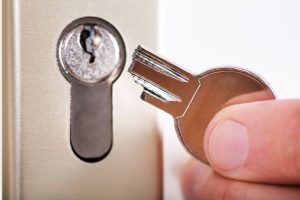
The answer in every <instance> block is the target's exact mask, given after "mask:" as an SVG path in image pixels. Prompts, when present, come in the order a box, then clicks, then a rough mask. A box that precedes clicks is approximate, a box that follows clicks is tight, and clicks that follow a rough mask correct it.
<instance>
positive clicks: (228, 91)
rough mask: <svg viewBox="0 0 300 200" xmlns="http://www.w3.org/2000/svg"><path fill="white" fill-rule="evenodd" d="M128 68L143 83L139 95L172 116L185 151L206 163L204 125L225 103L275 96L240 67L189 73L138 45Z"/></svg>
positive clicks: (261, 82)
mask: <svg viewBox="0 0 300 200" xmlns="http://www.w3.org/2000/svg"><path fill="white" fill-rule="evenodd" d="M129 72H130V73H131V74H132V75H133V78H134V80H135V82H136V83H138V84H140V85H141V86H143V88H144V91H143V93H142V95H141V98H142V99H143V100H144V101H146V102H148V103H150V104H152V105H154V106H156V107H157V108H160V109H162V110H164V111H165V112H167V113H169V114H171V115H172V116H173V117H174V121H175V127H176V131H177V134H178V137H179V139H180V141H181V142H182V144H183V145H184V146H185V148H186V149H187V150H188V152H189V153H190V154H191V155H193V156H194V157H195V158H196V159H198V160H200V161H202V162H203V163H206V164H208V161H207V158H206V156H205V152H204V148H203V138H204V133H205V130H206V127H207V126H208V124H209V122H210V120H211V119H212V118H213V117H214V115H215V114H216V113H217V112H218V111H220V110H221V109H223V108H224V107H226V106H230V105H233V104H238V103H246V102H253V101H260V100H269V99H275V95H274V94H273V92H272V90H271V89H270V87H269V86H268V85H267V84H266V83H265V82H264V81H263V80H262V79H261V78H259V77H258V76H257V75H255V74H253V73H252V72H249V71H246V70H244V69H240V68H233V67H223V68H213V69H212V70H209V71H206V72H204V73H202V74H200V75H193V74H191V73H189V72H187V71H185V70H183V69H182V68H180V67H177V66H176V65H174V64H172V63H171V62H169V61H167V60H165V59H163V58H161V57H159V56H157V55H155V54H153V53H151V52H150V51H148V50H146V49H144V48H142V47H141V46H139V47H138V48H137V49H136V50H135V52H134V54H133V58H132V64H131V66H130V68H129Z"/></svg>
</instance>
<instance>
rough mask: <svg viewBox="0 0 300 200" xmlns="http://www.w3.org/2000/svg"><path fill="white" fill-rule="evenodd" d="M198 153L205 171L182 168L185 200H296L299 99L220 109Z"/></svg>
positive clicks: (299, 182) (196, 164) (191, 165)
mask: <svg viewBox="0 0 300 200" xmlns="http://www.w3.org/2000/svg"><path fill="white" fill-rule="evenodd" d="M204 149H205V153H206V156H207V158H208V160H209V163H210V165H211V166H210V167H209V166H206V165H204V164H201V163H200V162H199V161H191V162H190V163H189V164H188V165H187V166H186V168H185V170H184V172H183V174H182V184H183V192H184V196H185V198H186V199H205V200H206V199H208V200H210V199H212V200H214V199H230V200H231V199H243V200H248V199H274V200H276V199H278V200H282V199H285V200H290V199H291V200H294V199H300V187H299V185H300V100H272V101H261V102H254V103H244V104H237V105H233V106H229V107H227V108H225V109H223V110H222V111H220V112H219V113H218V114H217V115H216V116H215V117H214V118H213V120H212V121H211V122H210V124H209V125H208V127H207V129H206V132H205V137H204Z"/></svg>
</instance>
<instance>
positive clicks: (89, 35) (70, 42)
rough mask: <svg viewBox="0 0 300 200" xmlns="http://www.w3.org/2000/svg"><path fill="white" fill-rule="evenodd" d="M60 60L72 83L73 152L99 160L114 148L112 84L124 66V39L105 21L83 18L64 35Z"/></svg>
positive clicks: (59, 50)
mask: <svg viewBox="0 0 300 200" xmlns="http://www.w3.org/2000/svg"><path fill="white" fill-rule="evenodd" d="M57 58H58V64H59V66H60V71H61V72H62V74H63V75H64V76H65V78H66V79H67V80H68V81H69V82H70V84H71V91H70V93H71V99H70V101H71V107H70V109H71V111H70V144H71V147H72V150H73V152H74V153H75V154H76V155H77V157H79V158H80V159H81V160H83V161H86V162H97V161H100V160H102V159H103V158H104V157H106V156H107V155H108V153H109V152H110V150H111V148H112V141H113V136H112V134H113V127H112V84H113V82H114V81H115V80H116V79H117V77H118V76H119V75H120V73H121V72H122V70H123V68H124V65H125V58H126V53H125V45H124V42H123V39H122V37H121V35H120V33H119V32H118V31H117V29H116V28H115V27H114V26H113V25H111V24H110V23H109V22H107V21H105V20H103V19H100V18H96V17H85V18H80V19H77V20H75V21H73V22H71V23H70V24H69V25H68V26H67V27H66V28H65V29H64V31H63V32H62V34H61V36H60V38H59V41H58V51H57Z"/></svg>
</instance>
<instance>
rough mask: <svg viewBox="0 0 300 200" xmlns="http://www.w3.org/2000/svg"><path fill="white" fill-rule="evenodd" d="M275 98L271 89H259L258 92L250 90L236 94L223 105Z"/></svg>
mask: <svg viewBox="0 0 300 200" xmlns="http://www.w3.org/2000/svg"><path fill="white" fill-rule="evenodd" d="M272 99H275V96H274V94H273V93H272V91H271V90H269V89H267V90H260V91H258V92H252V93H247V94H242V95H239V96H236V97H234V98H232V99H229V100H228V101H227V102H226V103H225V104H224V107H223V108H225V107H228V106H231V105H235V104H241V103H250V102H255V101H266V100H272Z"/></svg>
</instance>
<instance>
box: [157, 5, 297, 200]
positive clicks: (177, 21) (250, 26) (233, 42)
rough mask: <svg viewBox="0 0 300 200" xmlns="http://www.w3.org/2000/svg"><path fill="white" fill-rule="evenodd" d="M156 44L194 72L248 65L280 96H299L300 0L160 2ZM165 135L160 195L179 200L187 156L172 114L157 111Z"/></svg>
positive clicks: (160, 50)
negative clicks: (179, 176)
mask: <svg viewBox="0 0 300 200" xmlns="http://www.w3.org/2000/svg"><path fill="white" fill-rule="evenodd" d="M159 20H160V21H159V23H160V27H159V28H160V32H159V36H160V48H159V53H160V54H161V55H164V57H166V58H169V59H170V60H173V61H174V62H175V63H179V64H180V65H181V66H183V67H184V68H186V69H189V70H190V71H192V72H194V73H200V72H202V71H204V70H206V69H209V68H211V67H214V66H219V65H234V66H240V67H244V68H247V69H250V70H252V71H254V72H256V73H258V74H260V75H262V76H263V78H265V80H266V81H267V82H269V83H270V84H271V87H272V88H273V89H274V91H275V93H276V94H277V96H278V97H279V98H297V97H298V98H299V97H300V1H297V0H281V1H280V0H243V1H241V0H227V1H221V0H209V1H208V0H206V1H205V0H185V1H184V0H181V1H180V0H162V1H160V18H159ZM159 123H160V125H161V128H162V130H163V134H164V145H165V146H164V161H165V166H164V173H165V180H164V197H165V199H166V200H177V199H182V197H181V193H180V189H179V188H180V187H179V181H178V175H179V173H180V170H181V167H182V165H183V164H184V163H185V161H186V160H187V159H188V158H189V156H188V154H187V153H186V152H185V150H184V149H183V147H182V146H181V144H180V143H179V141H178V139H177V137H176V134H175V130H174V127H173V121H172V118H171V117H169V116H167V115H166V114H164V113H162V112H160V114H159Z"/></svg>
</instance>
